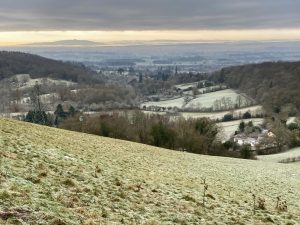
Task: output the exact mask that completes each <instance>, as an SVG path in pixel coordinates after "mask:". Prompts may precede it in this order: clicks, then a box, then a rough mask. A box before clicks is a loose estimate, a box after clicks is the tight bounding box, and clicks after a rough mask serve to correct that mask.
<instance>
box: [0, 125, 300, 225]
mask: <svg viewBox="0 0 300 225" xmlns="http://www.w3.org/2000/svg"><path fill="white" fill-rule="evenodd" d="M0 149H1V165H0V168H1V170H0V181H1V182H0V199H1V201H0V218H2V220H1V219H0V224H4V223H5V224H7V225H8V224H51V225H52V224H53V225H59V224H86V225H87V224H137V225H140V224H145V225H155V224H170V225H171V224H195V225H196V224H224V225H225V224H232V225H233V224H234V225H235V224H255V225H259V224H274V223H275V224H299V223H300V189H299V186H300V171H299V169H298V168H299V167H297V166H294V165H291V164H279V163H272V162H260V161H250V160H249V161H247V160H240V159H231V158H222V157H210V156H201V155H194V154H189V153H185V152H175V151H171V150H165V149H160V148H155V147H150V146H146V145H141V144H137V143H132V142H126V141H120V140H114V139H108V138H101V137H97V136H92V135H86V134H80V133H74V132H69V131H63V130H58V129H53V128H47V127H41V126H36V125H32V124H26V123H22V122H16V121H12V120H4V119H0ZM202 178H206V182H207V184H208V191H207V196H208V197H206V203H205V207H204V205H203V204H202V201H203V182H202ZM252 193H255V194H256V195H257V197H263V198H265V199H266V207H267V209H265V210H259V209H257V210H256V212H255V214H254V213H253V206H252V205H253V201H252ZM277 196H281V198H282V199H284V200H287V202H288V211H287V212H281V211H278V210H276V209H275V205H276V197H277ZM5 215H6V217H5Z"/></svg>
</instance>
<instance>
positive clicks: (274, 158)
mask: <svg viewBox="0 0 300 225" xmlns="http://www.w3.org/2000/svg"><path fill="white" fill-rule="evenodd" d="M297 157H300V147H298V148H293V149H291V150H288V151H286V152H282V153H278V154H273V155H259V156H257V158H258V159H259V160H261V161H265V162H279V161H281V160H286V159H288V158H297ZM297 165H299V166H300V164H299V163H298V164H297Z"/></svg>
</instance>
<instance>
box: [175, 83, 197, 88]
mask: <svg viewBox="0 0 300 225" xmlns="http://www.w3.org/2000/svg"><path fill="white" fill-rule="evenodd" d="M197 85H198V82H193V83H186V84H178V85H175V87H176V88H178V89H181V90H185V89H188V88H193V87H197Z"/></svg>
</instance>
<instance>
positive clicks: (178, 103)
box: [141, 97, 184, 109]
mask: <svg viewBox="0 0 300 225" xmlns="http://www.w3.org/2000/svg"><path fill="white" fill-rule="evenodd" d="M183 105H184V98H183V97H181V98H176V99H172V100H165V101H159V102H145V103H143V104H142V105H141V107H144V106H146V107H149V106H158V107H166V108H168V107H177V108H179V109H180V108H182V106H183Z"/></svg>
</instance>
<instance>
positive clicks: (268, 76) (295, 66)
mask: <svg viewBox="0 0 300 225" xmlns="http://www.w3.org/2000/svg"><path fill="white" fill-rule="evenodd" d="M213 79H214V80H215V81H218V82H225V83H226V84H228V85H229V86H230V87H232V88H236V89H239V90H241V91H242V92H245V93H247V94H248V95H250V96H251V97H253V98H255V99H256V100H257V101H258V102H260V103H262V104H264V106H265V107H266V108H270V109H272V110H273V111H274V112H280V111H287V112H288V113H292V114H294V113H295V111H296V110H295V109H297V110H298V112H300V89H299V87H300V62H266V63H261V64H249V65H243V66H233V67H229V68H225V69H222V70H221V71H219V72H217V73H215V74H214V75H213Z"/></svg>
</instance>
